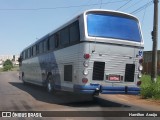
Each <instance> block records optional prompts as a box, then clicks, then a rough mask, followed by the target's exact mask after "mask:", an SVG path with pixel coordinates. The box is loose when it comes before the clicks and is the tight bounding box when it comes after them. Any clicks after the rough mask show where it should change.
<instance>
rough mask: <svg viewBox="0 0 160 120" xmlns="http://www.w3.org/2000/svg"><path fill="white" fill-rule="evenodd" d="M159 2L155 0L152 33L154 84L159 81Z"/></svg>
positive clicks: (152, 76)
mask: <svg viewBox="0 0 160 120" xmlns="http://www.w3.org/2000/svg"><path fill="white" fill-rule="evenodd" d="M158 2H159V1H158V0H154V20H153V31H152V32H151V34H152V40H153V48H152V72H151V80H152V81H153V82H156V80H157V44H158Z"/></svg>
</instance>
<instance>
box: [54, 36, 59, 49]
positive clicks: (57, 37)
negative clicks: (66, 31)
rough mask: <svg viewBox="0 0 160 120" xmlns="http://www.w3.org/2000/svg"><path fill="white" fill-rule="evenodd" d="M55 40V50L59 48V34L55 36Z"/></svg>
mask: <svg viewBox="0 0 160 120" xmlns="http://www.w3.org/2000/svg"><path fill="white" fill-rule="evenodd" d="M54 40H55V48H58V47H59V34H58V33H56V34H55V35H54Z"/></svg>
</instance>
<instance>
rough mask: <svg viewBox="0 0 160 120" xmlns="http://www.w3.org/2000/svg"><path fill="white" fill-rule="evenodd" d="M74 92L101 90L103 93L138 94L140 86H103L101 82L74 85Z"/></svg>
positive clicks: (92, 92)
mask: <svg viewBox="0 0 160 120" xmlns="http://www.w3.org/2000/svg"><path fill="white" fill-rule="evenodd" d="M74 92H80V93H87V94H94V93H95V92H99V93H101V94H131V95H138V94H139V93H140V88H139V87H129V86H123V87H120V86H114V87H113V86H102V85H99V84H91V85H74Z"/></svg>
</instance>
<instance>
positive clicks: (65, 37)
mask: <svg viewBox="0 0 160 120" xmlns="http://www.w3.org/2000/svg"><path fill="white" fill-rule="evenodd" d="M68 28H69V27H65V28H63V29H62V30H61V31H60V44H61V46H66V45H68V44H69V29H68Z"/></svg>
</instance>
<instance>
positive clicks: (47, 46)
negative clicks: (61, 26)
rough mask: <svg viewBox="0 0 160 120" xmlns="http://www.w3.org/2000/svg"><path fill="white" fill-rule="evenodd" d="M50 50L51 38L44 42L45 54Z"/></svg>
mask: <svg viewBox="0 0 160 120" xmlns="http://www.w3.org/2000/svg"><path fill="white" fill-rule="evenodd" d="M48 50H49V38H47V39H45V41H44V52H47V51H48Z"/></svg>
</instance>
